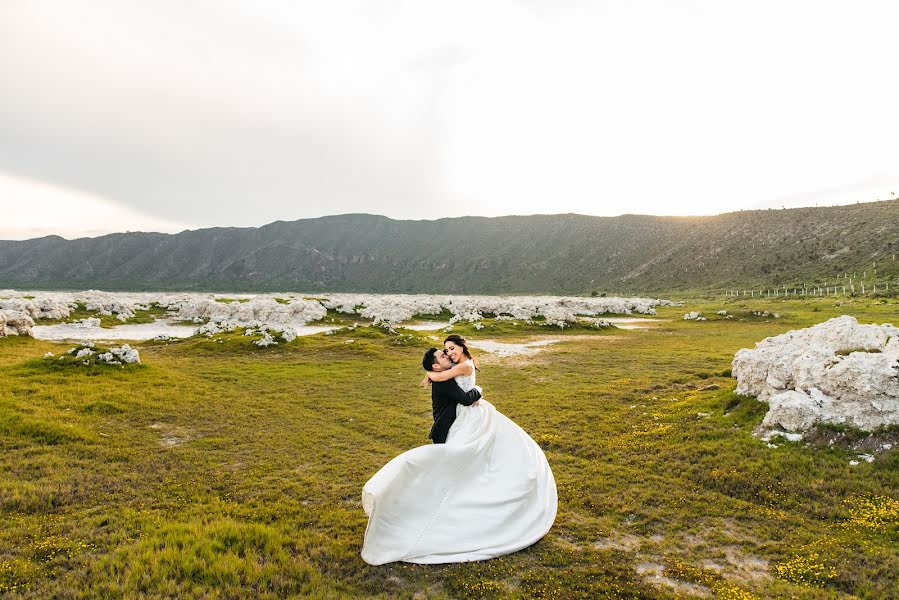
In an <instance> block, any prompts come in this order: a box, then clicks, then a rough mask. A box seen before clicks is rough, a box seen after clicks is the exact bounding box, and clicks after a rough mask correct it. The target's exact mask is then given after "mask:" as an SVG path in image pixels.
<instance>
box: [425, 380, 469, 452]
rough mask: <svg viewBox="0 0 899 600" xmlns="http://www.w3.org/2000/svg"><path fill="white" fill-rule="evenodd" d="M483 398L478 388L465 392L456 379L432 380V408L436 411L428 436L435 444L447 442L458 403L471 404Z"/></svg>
mask: <svg viewBox="0 0 899 600" xmlns="http://www.w3.org/2000/svg"><path fill="white" fill-rule="evenodd" d="M480 399H481V392H479V391H478V390H477V389H472V390H469V391H468V392H463V391H462V388H460V387H459V384H458V383H456V380H455V379H450V380H448V381H433V382H431V409H432V411H433V413H434V426H433V427H431V433H429V434H428V437H429V438H431V439H432V440H433V441H434V443H435V444H442V443H444V442H446V435H447V434H448V433H449V430H450V427H451V426H452V424H453V421H455V420H456V405H457V404H462V405H464V406H469V405H471V404H474V403H475V402H477V401H478V400H480Z"/></svg>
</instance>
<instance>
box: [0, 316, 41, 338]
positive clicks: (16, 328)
mask: <svg viewBox="0 0 899 600" xmlns="http://www.w3.org/2000/svg"><path fill="white" fill-rule="evenodd" d="M33 327H34V319H32V318H31V317H29V316H28V315H27V314H25V313H24V312H19V311H16V310H0V337H6V336H8V335H32V331H31V330H32V328H33Z"/></svg>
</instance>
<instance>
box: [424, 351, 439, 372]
mask: <svg viewBox="0 0 899 600" xmlns="http://www.w3.org/2000/svg"><path fill="white" fill-rule="evenodd" d="M435 354H437V348H431V349H430V350H428V351H427V352H425V356H424V358H422V359H421V366H423V367H424V368H425V371H430V370H432V369H433V368H434V363H435V362H437V357H436V356H434V355H435Z"/></svg>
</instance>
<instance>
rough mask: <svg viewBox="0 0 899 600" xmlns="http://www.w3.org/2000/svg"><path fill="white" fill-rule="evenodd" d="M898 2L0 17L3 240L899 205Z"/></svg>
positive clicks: (79, 0)
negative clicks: (317, 221) (363, 220)
mask: <svg viewBox="0 0 899 600" xmlns="http://www.w3.org/2000/svg"><path fill="white" fill-rule="evenodd" d="M897 31H899V3H897V2H894V1H882V2H879V1H865V0H856V1H853V2H847V1H840V2H834V1H828V0H811V1H807V2H806V1H791V0H777V1H770V2H769V1H765V0H753V1H739V2H735V1H729V0H696V1H679V2H675V1H661V0H641V1H639V2H636V1H633V0H618V1H616V0H602V1H593V2H588V1H578V0H546V1H538V0H519V1H511V0H505V1H503V0H496V1H494V0H477V1H471V2H468V1H465V0H461V1H459V0H457V1H456V2H431V1H426V0H410V1H409V2H398V1H377V0H359V1H357V2H344V1H339V0H326V1H321V2H304V1H286V0H285V1H283V2H251V1H246V2H239V1H230V2H225V1H221V0H206V1H203V0H177V1H166V0H162V1H159V0H157V1H153V2H146V1H141V2H131V1H127V0H114V1H113V0H111V1H90V0H61V1H59V2H52V1H41V0H21V1H20V0H2V2H0V203H2V205H3V216H4V218H3V220H2V223H0V238H2V239H23V238H29V237H36V236H39V235H47V234H50V233H55V234H59V235H63V236H65V237H78V236H83V235H99V234H102V233H107V232H110V231H122V230H153V231H167V232H174V231H180V230H182V229H185V228H197V227H208V226H257V225H262V224H264V223H269V222H271V221H275V220H294V219H299V218H306V217H317V216H321V215H327V214H341V213H350V212H367V213H376V214H383V215H387V216H389V217H393V218H398V219H434V218H440V217H453V216H461V215H485V216H495V215H506V214H535V213H563V212H576V213H583V214H592V215H618V214H622V213H643V214H664V215H688V214H689V215H699V214H716V213H720V212H728V211H734V210H740V209H748V208H761V207H777V208H780V207H781V206H788V207H789V206H814V205H815V204H818V205H824V204H836V203H840V204H842V203H853V202H857V201H870V200H875V199H887V198H894V197H895V196H894V195H893V193H894V192H895V194H899V118H897V115H899V109H897V98H899V77H897V76H896V74H895V72H896V67H897V64H899V49H897V46H896V32H897Z"/></svg>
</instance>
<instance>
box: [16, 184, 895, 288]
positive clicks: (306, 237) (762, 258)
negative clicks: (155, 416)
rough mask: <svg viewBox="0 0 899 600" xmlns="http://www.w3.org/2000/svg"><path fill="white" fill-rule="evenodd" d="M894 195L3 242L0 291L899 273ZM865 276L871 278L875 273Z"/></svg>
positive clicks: (584, 283) (671, 283)
mask: <svg viewBox="0 0 899 600" xmlns="http://www.w3.org/2000/svg"><path fill="white" fill-rule="evenodd" d="M896 253H899V200H889V201H882V202H870V203H863V204H854V205H849V206H832V207H821V208H797V209H787V210H757V211H742V212H735V213H726V214H722V215H717V216H712V217H655V216H638V215H622V216H619V217H591V216H583V215H574V214H564V215H549V216H546V215H535V216H509V217H495V218H486V217H461V218H454V219H440V220H436V221H396V220H392V219H388V218H386V217H381V216H375V215H365V214H350V215H337V216H329V217H322V218H318V219H303V220H299V221H291V222H284V221H277V222H275V223H271V224H269V225H265V226H263V227H258V228H254V227H248V228H238V227H227V228H221V227H216V228H210V229H201V230H197V231H185V232H182V233H179V234H174V235H169V234H162V233H116V234H112V235H106V236H103V237H99V238H82V239H77V240H65V239H63V238H61V237H59V236H48V237H43V238H36V239H32V240H25V241H0V289H2V288H14V289H89V288H93V289H103V290H130V291H141V290H160V291H162V290H185V291H188V290H207V291H259V292H264V291H308V292H315V291H334V292H337V291H356V292H406V293H484V294H502V293H565V294H584V293H589V292H591V291H594V290H596V291H598V292H614V293H650V292H652V293H661V292H675V291H688V290H689V291H698V290H708V289H727V288H737V287H739V288H743V287H747V286H756V287H759V286H775V285H795V284H803V283H815V282H820V281H824V280H825V279H826V280H828V281H831V282H833V278H834V277H836V275H838V274H840V273H844V272H853V271H858V272H859V273H858V274H859V275H861V270H862V269H870V270H871V271H873V268H872V267H873V263H875V262H876V263H877V269H878V275H877V276H878V278H880V279H883V280H886V279H888V278H892V279H893V280H895V279H896V278H897V276H899V262H897V261H896V260H895V254H896ZM872 274H873V273H872Z"/></svg>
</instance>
